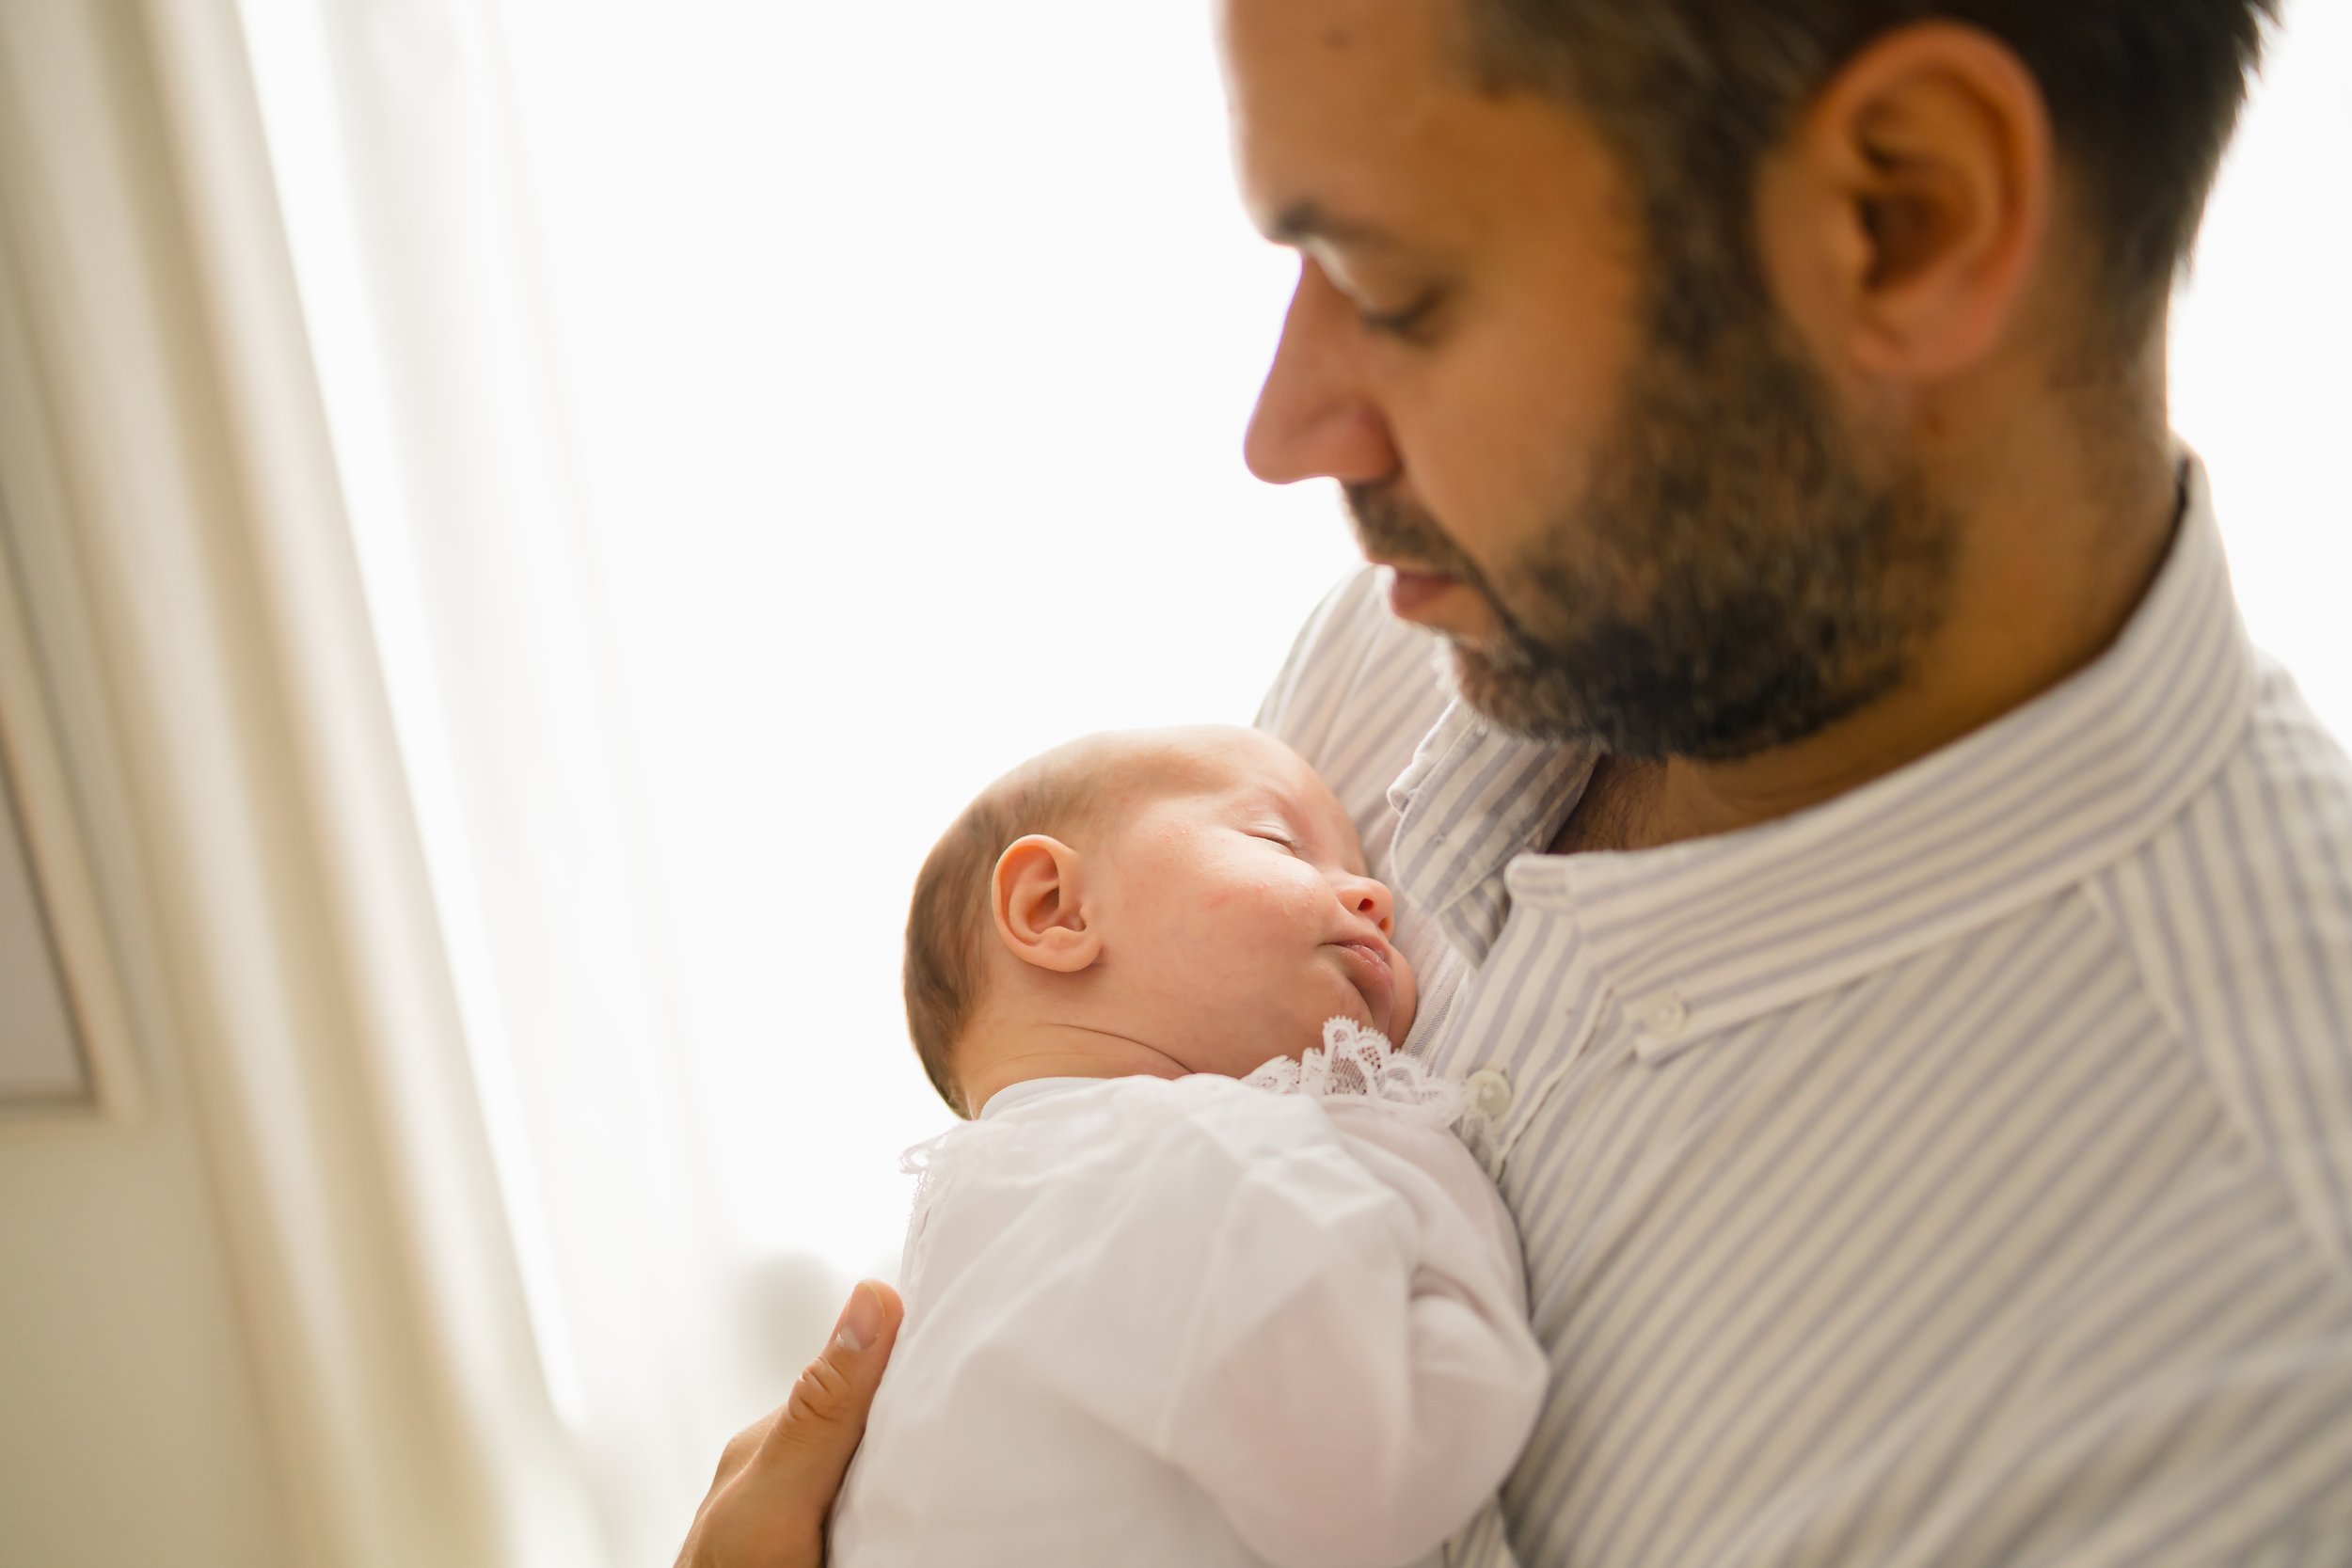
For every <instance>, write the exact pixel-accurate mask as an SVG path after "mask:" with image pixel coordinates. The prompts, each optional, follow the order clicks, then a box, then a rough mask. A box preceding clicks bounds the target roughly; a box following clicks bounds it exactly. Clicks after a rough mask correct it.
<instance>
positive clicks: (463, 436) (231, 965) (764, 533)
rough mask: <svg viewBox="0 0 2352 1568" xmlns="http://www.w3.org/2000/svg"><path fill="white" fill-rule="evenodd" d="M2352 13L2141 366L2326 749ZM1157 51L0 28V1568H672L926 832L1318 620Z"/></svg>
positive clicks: (894, 954)
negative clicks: (2163, 365) (1269, 467)
mask: <svg viewBox="0 0 2352 1568" xmlns="http://www.w3.org/2000/svg"><path fill="white" fill-rule="evenodd" d="M2346 80H2352V11H2347V10H2346V8H2344V7H2342V6H2330V5H2327V4H2324V3H2323V0H2289V4H2288V7H2287V12H2286V24H2285V26H2284V29H2283V31H2282V33H2281V35H2280V37H2279V38H2278V39H2277V40H2276V41H2275V43H2274V47H2273V52H2272V56H2271V63H2270V66H2269V69H2268V71H2267V74H2266V77H2265V82H2264V84H2263V86H2262V87H2261V88H2260V90H2259V91H2258V92H2257V94H2256V97H2255V100H2254V103H2253V107H2252V109H2251V111H2250V113H2249V118H2248V120H2247V123H2246V126H2245V129H2244V131H2243V133H2242V134H2241V135H2240V137H2239V140H2238V143H2237V145H2236V148H2235V150H2234V152H2233V156H2232V159H2231V162H2230V164H2229V166H2228V168H2227V170H2226V171H2225V174H2224V176H2223V180H2222V183H2221V186H2220V189H2219V192H2218V194H2217V197H2216V198H2215V201H2214V205H2213V208H2212V211H2211V215H2210V217H2209V220H2208V223H2207V228H2206V232H2205V239H2204V243H2203V246H2202V250H2201V256H2200V259H2199V262H2198V265H2197V267H2196V270H2195V273H2194V276H2193V277H2192V278H2191V279H2190V280H2189V281H2188V282H2187V283H2186V284H2185V287H2184V289H2183V292H2182V296H2181V299H2180V306H2179V311H2178V315H2177V320H2176V325H2175V356H2174V397H2175V420H2176V424H2177V427H2178V428H2179V430H2180V431H2181V433H2182V434H2183V435H2184V436H2185V437H2186V438H2187V439H2188V440H2189V441H2190V442H2191V443H2192V444H2193V445H2194V446H2196V447H2197V448H2198V450H2199V451H2201V452H2202V454H2203V455H2204V456H2205V458H2206V459H2207V461H2208V463H2209V465H2210V467H2211V468H2212V471H2213V475H2214V479H2215V484H2216V488H2217V494H2218V497H2219V500H2220V505H2221V515H2222V520H2223V528H2224V531H2225V534H2226V535H2227V537H2228V541H2229V545H2230V548H2231V553H2232V558H2233V566H2234V569H2235V572H2236V575H2237V579H2238V585H2239V591H2240V595H2241V598H2242V599H2243V601H2244V604H2245V607H2246V612H2247V617H2248V619H2249V622H2250V624H2251V625H2252V626H2253V629H2254V631H2255V634H2256V636H2257V638H2258V639H2259V640H2260V641H2263V642H2264V643H2265V645H2267V646H2268V647H2269V648H2270V649H2271V650H2272V651H2274V652H2276V653H2277V654H2279V655H2280V656H2281V657H2283V658H2284V659H2285V660H2286V661H2287V662H2288V664H2289V665H2290V666H2291V667H2292V668H2293V669H2294V670H2296V673H2298V675H2299V676H2300V677H2301V679H2302V681H2303V683H2304V686H2305V688H2306V690H2307V692H2308V693H2309V695H2310V696H2311V698H2312V702H2313V704H2314V705H2316V706H2317V707H2318V708H2319V710H2320V712H2321V713H2322V715H2323V716H2324V717H2326V718H2327V719H2328V721H2329V722H2330V723H2331V724H2332V725H2333V726H2334V727H2335V728H2336V730H2337V732H2338V733H2339V734H2352V635H2347V633H2346V630H2345V627H2344V623H2343V611H2342V610H2341V608H2340V606H2341V604H2342V602H2343V599H2344V584H2345V582H2346V581H2347V579H2352V530H2348V529H2347V526H2346V525H2347V524H2348V523H2352V504H2347V502H2346V500H2345V490H2344V484H2343V482H2342V480H2341V478H2340V477H2339V476H2338V475H2337V474H2336V473H2335V472H2334V471H2333V468H2334V459H2335V457H2336V449H2337V447H2338V446H2339V445H2340V444H2341V443H2342V441H2343V440H2344V435H2345V433H2346V432H2347V431H2352V392H2348V391H2347V381H2346V376H2345V367H2346V365H2347V363H2352V300H2348V299H2347V295H2346V291H2345V290H2344V286H2343V283H2342V279H2343V277H2344V276H2345V271H2346V258H2347V252H2352V220H2348V219H2347V217H2346V214H2345V210H2344V202H2343V201H2342V200H2341V198H2340V194H2339V193H2340V192H2341V190H2342V188H2343V185H2344V167H2345V165H2346V161H2347V158H2348V157H2352V103H2348V102H2347V98H2346V95H2345V94H2344V92H2343V90H2342V87H2341V84H2342V83H2344V81H2346ZM1222 112H1223V111H1222V104H1221V100H1220V94H1219V87H1218V83H1217V79H1216V66H1215V61H1214V57H1213V55H1212V50H1211V39H1210V34H1209V25H1208V18H1207V14H1206V8H1205V7H1202V6H1195V5H1187V6H1177V7H1169V8H1157V7H1117V6H1104V5H1101V4H1099V3H1096V4H1085V3H1081V0H1017V3H1013V4H1007V5H1000V6H992V7H977V6H966V5H950V4H946V3H944V0H929V3H923V0H901V3H897V4H879V3H868V4H850V3H847V0H841V3H828V0H669V3H667V4H664V5H662V6H660V7H659V8H657V7H654V6H651V5H648V4H644V3H643V0H636V3H621V0H71V3H55V0H0V545H4V546H5V548H0V741H4V742H5V752H4V754H5V760H6V763H7V768H6V770H5V775H4V777H5V782H6V783H7V784H8V811H7V812H5V813H0V828H4V829H8V830H9V832H8V833H6V834H4V835H0V839H4V840H5V841H4V842H0V1108H4V1109H5V1113H6V1119H5V1120H0V1259H6V1262H5V1265H0V1270H4V1272H0V1412H5V1413H6V1415H7V1419H6V1420H5V1421H4V1422H0V1561H7V1562H10V1563H14V1562H20V1561H21V1562H25V1563H34V1562H39V1563H44V1564H49V1563H56V1564H91V1565H111V1564H118V1563H119V1564H152V1563H160V1562H170V1563H173V1564H179V1565H185V1568H210V1565H215V1564H219V1565H232V1564H233V1565H237V1568H247V1565H255V1568H260V1565H274V1564H296V1563H301V1564H312V1563H316V1564H338V1565H340V1564H346V1563H347V1564H367V1565H373V1564H386V1565H390V1564H422V1563H433V1564H436V1565H451V1568H456V1565H463V1564H482V1565H485V1568H487V1565H493V1564H497V1565H506V1564H517V1565H519V1564H531V1565H537V1564H547V1565H548V1568H555V1565H558V1564H562V1565H566V1568H585V1565H602V1564H612V1565H614V1568H618V1565H620V1564H623V1563H629V1562H648V1561H667V1560H669V1556H670V1554H671V1553H673V1552H674V1551H675V1546H676V1543H677V1541H678V1539H679V1537H680V1536H681V1535H682V1534H683V1531H684V1528H685V1526H686V1523H687V1522H688V1520H689V1518H690V1517H691V1513H692V1509H693V1505H694V1502H695V1501H696V1499H697V1498H698V1497H700V1495H701V1493H702V1490H703V1487H704V1485H705V1484H706V1483H707V1479H708V1473H709V1468H710V1465H712V1463H713V1462H714V1461H715V1459H716V1457H717V1453H718V1450H719V1448H720V1445H721V1444H722V1443H723V1441H724V1439H725V1437H726V1436H727V1435H728V1433H731V1432H732V1431H733V1430H735V1429H736V1428H737V1427H739V1426H740V1425H742V1424H743V1423H745V1422H747V1421H748V1420H750V1419H751V1418H754V1417H755V1416H757V1415H758V1414H760V1413H761V1412H762V1411H764V1410H765V1409H767V1408H768V1407H770V1406H771V1405H772V1404H774V1403H775V1402H778V1401H779V1400H780V1399H781V1398H782V1397H783V1395H784V1393H785V1392H786V1390H787V1388H788V1386H789V1385H790V1381H791V1378H792V1376H793V1375H794V1373H795V1372H796V1371H797V1370H798V1367H799V1366H800V1364H801V1362H802V1361H803V1359H804V1358H805V1356H806V1355H807V1354H810V1353H811V1352H812V1351H813V1350H814V1348H815V1347H816V1345H817V1344H818V1341H819V1339H820V1338H821V1336H822V1335H823V1333H824V1331H825V1330H826V1328H827V1326H828V1325H829V1324H830V1323H831V1321H832V1315H833V1313H834V1310H835V1309H836V1308H837V1307H838V1305H839V1302H840V1299H841V1297H842V1294H843V1292H844V1291H846V1289H847V1286H848V1284H849V1282H850V1280H851V1279H853V1278H854V1277H856V1276H857V1275H861V1274H876V1275H882V1276H885V1277H887V1276H889V1275H891V1274H892V1273H893V1272H894V1270H895V1264H896V1254H897V1249H898V1239H899V1228H900V1226H901V1224H902V1222H903V1219H904V1215H905V1211H906V1204H907V1199H908V1196H909V1191H908V1186H907V1183H906V1179H905V1178H903V1177H902V1176H900V1174H899V1173H898V1151H899V1150H900V1149H901V1148H905V1147H906V1146H908V1145H910V1144H913V1143H914V1142H916V1141H918V1140H920V1139H922V1138H924V1137H927V1136H929V1135H930V1134H931V1133H932V1132H936V1131H938V1130H939V1129H940V1128H941V1127H942V1126H943V1125H944V1124H945V1122H946V1111H945V1110H944V1108H943V1107H941V1106H940V1105H939V1104H938V1102H937V1101H936V1100H935V1099H934V1098H933V1097H932V1095H931V1093H930V1089H929V1087H928V1085H926V1084H925V1082H924V1080H923V1078H922V1076H921V1073H920V1071H919V1070H918V1069H917V1068H916V1067H915V1065H914V1060H913V1055H912V1053H911V1051H910V1050H909V1049H908V1047H907V1046H906V1043H905V1039H904V1034H903V1024H902V1020H901V1015H900V1012H899V1006H898V987H897V968H898V929H899V926H900V923H901V921H902V918H903V911H904V902H905V896H906V893H907V890H908V887H909V885H910V883H911V881H912V879H913V876H914V869H915V867H916V865H917V864H918V863H919V862H920V860H921V857H922V855H923V853H924V852H925V850H926V849H927V848H928V847H929V846H930V842H931V840H932V838H933V837H934V836H935V835H936V833H937V832H938V831H939V830H940V828H941V827H942V826H943V825H944V824H945V822H946V820H947V818H948V817H949V816H951V815H952V813H953V812H954V811H955V810H956V809H957V808H958V807H959V806H960V805H961V803H962V801H963V800H965V799H967V798H968V797H969V795H970V794H971V793H972V792H973V791H974V790H975V789H976V788H977V787H978V785H979V784H982V783H984V782H985V781H986V780H988V779H989V778H991V777H993V776H994V775H995V774H996V773H998V772H999V771H1001V770H1002V769H1003V768H1005V767H1007V766H1009V764H1011V763H1012V762H1014V761H1016V760H1018V759H1020V758H1021V757H1023V756H1025V755H1027V754H1029V753H1031V752H1035V751H1037V750H1039V749H1041V748H1042V747H1043V746H1045V745H1048V744H1051V743H1053V742H1054V741H1057V740H1059V739H1062V738H1065V737H1067V736H1072V735H1074V734H1077V733H1080V732H1083V731H1086V730H1089V729H1096V728H1103V727H1108V726H1124V725H1133V724H1144V723H1156V722H1170V721H1197V720H1229V721H1247V720H1248V716H1249V715H1250V713H1251V712H1252V710H1253V709H1254V707H1255V705H1256V703H1257V700H1258V697H1259V695H1260V693H1261V691H1262V689H1263V686H1264V684H1265V683H1266V681H1267V680H1268V679H1269V677H1270V676H1271V675H1272V673H1274V671H1275V669H1276V667H1277V666H1278V665H1279V661H1280V659H1281V657H1282V655H1283V654H1284V652H1285V651H1286V649H1287V647H1288V645H1289V642H1290V639H1291V637H1292V636H1293V634H1294V633H1295V630H1296V628H1297V626H1298V625H1299V623H1300V621H1301V619H1302V618H1303V617H1304V615H1305V614H1306V612H1307V611H1308V610H1309V609H1310V608H1311V606H1312V605H1313V603H1314V601H1315V600H1316V598H1317V597H1318V596H1319V594H1321V593H1322V592H1323V591H1324V590H1325V589H1326V588H1327V587H1328V586H1329V585H1330V583H1331V582H1333V581H1334V580H1336V579H1337V578H1339V577H1340V576H1341V575H1342V574H1343V573H1344V572H1345V571H1346V570H1347V568H1348V566H1349V564H1350V562H1351V561H1352V560H1353V555H1352V551H1351V550H1350V548H1349V545H1348V539H1347V534H1346V531H1345V528H1344V526H1343V522H1342V520H1341V515H1340V513H1339V510H1338V506H1337V502H1336V499H1335V498H1334V497H1333V496H1332V495H1331V494H1330V493H1329V492H1328V491H1327V489H1326V488H1324V487H1310V488H1305V489H1299V490H1295V491H1275V490H1271V489H1267V488H1265V487H1263V486H1260V485H1257V484H1256V483H1253V482H1252V481H1250V480H1249V479H1248V476H1247V475H1246V474H1245V473H1244V472H1243V470H1242V467H1241V464H1240V461H1239V443H1240V433H1241V429H1242V424H1243V421H1244V420H1245V418H1246V416H1247V413H1248V405H1249V402H1250V399H1251V396H1252V394H1253V392H1254V390H1255V387H1256V382H1257V378H1258V376H1259V374H1260V373H1261V372H1262V371H1263V367H1264V364H1265V362H1266V360H1267V357H1268V356H1269V354H1270V352H1271V349H1272V345H1273V341H1274V335H1275V331H1276V328H1277V326H1278V325H1279V320H1280V315H1281V311H1282V309H1283V306H1284V304H1285V303H1286V300H1287V295H1288V291H1289V288H1290V285H1291V282H1292V280H1293V278H1294V277H1295V263H1294V262H1293V261H1290V260H1289V258H1288V257H1287V256H1286V255H1285V254H1283V253H1280V252H1278V251H1276V250H1274V249H1272V248H1270V247H1268V246H1266V245H1263V243H1262V242H1260V241H1259V240H1257V239H1256V237H1255V236H1254V235H1253V234H1252V233H1251V232H1250V230H1249V229H1248V225H1247V224H1246V222H1245V221H1244V219H1243V217H1242V215H1241V214H1240V211H1239V208H1238V205H1237V203H1236V201H1235V199H1234V198H1233V195H1232V184H1231V179H1230V174H1229V171H1228V168H1227V166H1226V151H1225V128H1224V124H1223V119H1222Z"/></svg>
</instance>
